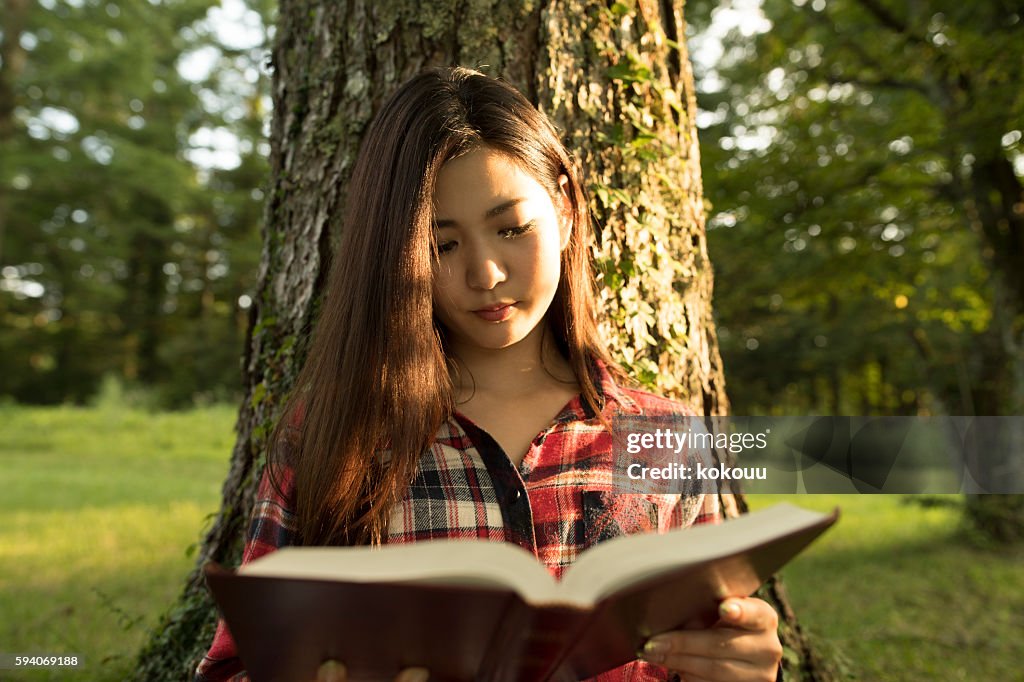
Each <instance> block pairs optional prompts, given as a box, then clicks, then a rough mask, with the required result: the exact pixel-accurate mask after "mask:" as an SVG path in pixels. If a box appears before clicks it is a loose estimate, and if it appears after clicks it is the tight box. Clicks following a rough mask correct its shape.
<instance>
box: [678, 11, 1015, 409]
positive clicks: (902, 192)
mask: <svg viewBox="0 0 1024 682" xmlns="http://www.w3.org/2000/svg"><path fill="white" fill-rule="evenodd" d="M729 4H730V3H712V2H698V1H693V2H688V3H687V11H688V14H687V17H688V19H689V21H690V22H691V34H692V36H693V37H694V39H695V40H696V41H698V42H699V40H700V37H701V34H702V33H703V32H704V31H706V30H707V27H708V26H709V25H710V20H711V18H712V16H713V14H714V13H715V12H724V11H726V10H727V7H728V5H729ZM750 4H753V3H750ZM762 10H763V12H764V16H765V18H766V19H767V23H763V24H762V25H761V27H760V28H759V29H758V30H759V31H763V32H755V33H753V34H752V35H743V33H742V31H740V30H739V29H737V30H734V31H733V32H732V33H730V35H728V36H727V37H726V38H725V39H724V41H723V42H724V51H723V53H722V55H721V58H720V59H718V60H717V61H716V62H715V63H714V64H700V63H698V65H697V66H698V69H697V71H698V74H697V75H698V89H699V93H698V100H699V103H700V105H701V108H702V109H703V110H704V111H705V113H704V114H703V115H702V121H701V123H702V130H701V152H702V156H703V159H704V163H703V168H704V187H705V193H706V195H707V197H708V199H709V202H710V205H711V215H710V220H709V229H708V242H709V249H710V251H711V258H712V263H713V264H714V266H715V271H716V297H715V313H716V317H717V319H718V320H719V323H720V326H719V340H720V343H721V348H722V354H723V358H724V361H725V367H726V377H727V380H728V387H729V389H730V398H731V400H732V402H733V407H734V412H735V413H737V414H761V413H786V412H789V413H807V412H812V413H833V414H917V413H925V414H928V413H938V414H942V413H950V414H1014V413H1019V412H1015V410H1019V405H1016V404H1015V402H1014V392H1015V391H1016V392H1017V394H1018V395H1019V386H1015V384H1014V382H1015V381H1016V382H1017V383H1019V378H1017V379H1015V378H1014V376H1013V374H1014V370H1013V367H1014V365H1015V363H1017V364H1018V365H1019V361H1020V360H1019V358H1020V349H1019V347H1018V348H1017V349H1016V353H1014V349H1013V348H1012V343H1011V342H1012V340H1013V339H1014V338H1016V339H1019V337H1020V330H1021V324H1022V321H1021V318H1020V303H1019V302H1018V301H1016V300H1014V299H1016V295H1015V294H1014V293H1013V292H1012V285H1007V284H1006V281H1007V280H1009V279H1012V277H1014V276H1015V275H1013V273H1012V272H1010V271H1011V270H1012V269H1013V267H1015V266H1011V267H1009V268H1008V267H1007V265H1006V262H1007V261H1008V260H1011V259H1019V258H1020V257H1021V256H1022V255H1024V244H1022V243H1021V242H1020V238H1021V225H1020V219H1021V217H1022V215H1024V203H1022V202H1024V196H1022V194H1021V178H1022V176H1024V159H1022V154H1021V152H1022V146H1021V135H1022V129H1024V96H1022V93H1024V68H1022V66H1024V40H1022V38H1024V22H1022V16H1021V14H1020V10H1019V8H1017V9H1016V10H1014V9H1013V7H1012V6H1010V4H1008V3H1005V2H993V1H988V0H984V1H982V2H972V3H962V2H951V1H944V0H940V1H937V2H929V3H895V2H876V1H875V0H843V1H839V0H829V1H828V2H824V0H815V1H813V2H812V1H811V0H765V2H764V3H763V5H762ZM989 168H999V169H1007V168H1011V169H1013V171H1011V172H1010V177H1009V178H1005V177H1004V178H1002V180H1001V182H1002V184H1000V183H999V182H996V181H994V179H993V178H992V177H990V174H989V173H988V169H989ZM986 203H989V204H1000V205H1002V206H1004V207H1006V208H1003V209H1000V210H1002V211H1003V212H1002V213H1000V212H998V211H993V212H990V211H989V210H988V207H987V206H985V205H984V204H986ZM1002 233H1005V235H1006V236H1007V238H1008V239H1007V240H1006V241H1005V242H1003V241H1000V239H999V237H998V236H997V237H993V234H1002ZM1014 240H1016V241H1014ZM1007 289H1010V293H1009V294H1006V293H1005V292H1006V291H1007ZM1008 339H1009V341H1008ZM1008 346H1009V347H1008Z"/></svg>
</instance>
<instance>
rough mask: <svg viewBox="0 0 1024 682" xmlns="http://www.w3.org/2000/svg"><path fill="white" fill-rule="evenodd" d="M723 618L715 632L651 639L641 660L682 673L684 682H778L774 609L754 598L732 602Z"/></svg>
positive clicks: (680, 632) (778, 647)
mask: <svg viewBox="0 0 1024 682" xmlns="http://www.w3.org/2000/svg"><path fill="white" fill-rule="evenodd" d="M718 615H719V620H718V622H717V623H715V624H714V626H712V627H710V628H707V629H703V630H674V631H672V632H664V633H662V634H660V635H656V636H655V637H652V638H651V639H650V640H648V641H647V643H646V644H645V645H644V648H643V651H641V652H640V656H641V657H642V658H643V659H644V660H646V661H650V662H651V663H657V664H659V665H663V666H665V667H667V668H668V669H669V670H671V671H673V672H677V673H679V674H680V675H681V676H682V678H683V680H684V682H748V681H758V680H763V681H765V682H774V681H775V677H776V674H777V673H778V666H779V661H781V660H782V644H781V643H780V642H779V635H778V632H777V630H778V626H779V616H778V614H777V613H775V609H773V608H772V607H771V606H770V605H769V604H768V602H765V601H762V600H760V599H756V598H753V597H747V598H730V599H726V600H725V601H723V602H722V603H721V604H720V605H719V608H718Z"/></svg>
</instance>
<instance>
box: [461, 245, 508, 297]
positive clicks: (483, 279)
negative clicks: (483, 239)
mask: <svg viewBox="0 0 1024 682" xmlns="http://www.w3.org/2000/svg"><path fill="white" fill-rule="evenodd" d="M506 279H508V274H507V273H506V272H505V268H504V267H503V266H502V265H501V263H500V261H499V259H498V258H497V254H495V253H493V252H484V251H482V250H481V251H477V252H476V253H473V254H471V255H470V262H469V264H468V267H467V269H466V283H467V284H468V285H469V286H470V288H472V289H485V290H490V289H493V288H494V287H496V286H497V285H498V284H500V283H501V282H504V281H505V280H506Z"/></svg>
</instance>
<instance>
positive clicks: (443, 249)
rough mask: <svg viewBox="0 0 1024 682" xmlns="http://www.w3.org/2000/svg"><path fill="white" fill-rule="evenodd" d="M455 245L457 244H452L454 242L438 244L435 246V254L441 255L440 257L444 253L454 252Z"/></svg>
mask: <svg viewBox="0 0 1024 682" xmlns="http://www.w3.org/2000/svg"><path fill="white" fill-rule="evenodd" d="M457 245H458V242H454V241H447V242H440V243H438V245H437V252H438V253H439V254H441V255H444V254H446V253H450V252H451V251H454V250H455V247H456V246H457Z"/></svg>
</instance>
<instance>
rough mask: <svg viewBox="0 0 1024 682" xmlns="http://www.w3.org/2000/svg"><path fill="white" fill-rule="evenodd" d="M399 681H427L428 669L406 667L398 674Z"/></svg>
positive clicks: (428, 677)
mask: <svg viewBox="0 0 1024 682" xmlns="http://www.w3.org/2000/svg"><path fill="white" fill-rule="evenodd" d="M399 679H400V680H401V682H427V680H428V679H430V671H428V670H427V669H426V668H406V669H405V670H403V671H402V674H401V675H399Z"/></svg>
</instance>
